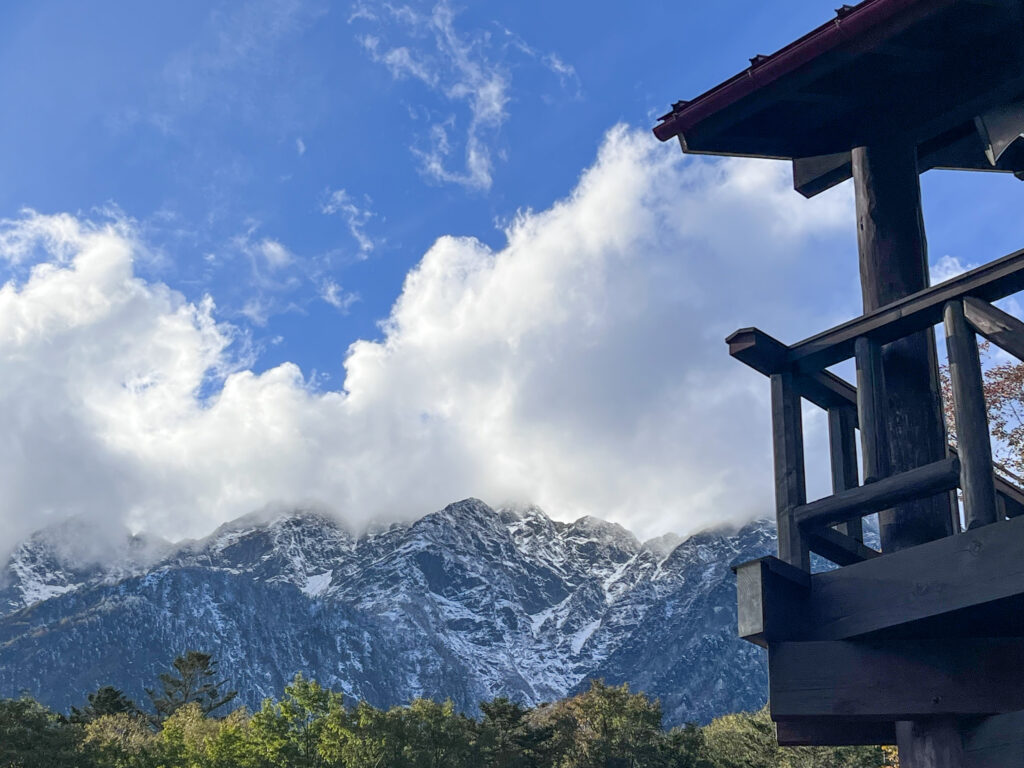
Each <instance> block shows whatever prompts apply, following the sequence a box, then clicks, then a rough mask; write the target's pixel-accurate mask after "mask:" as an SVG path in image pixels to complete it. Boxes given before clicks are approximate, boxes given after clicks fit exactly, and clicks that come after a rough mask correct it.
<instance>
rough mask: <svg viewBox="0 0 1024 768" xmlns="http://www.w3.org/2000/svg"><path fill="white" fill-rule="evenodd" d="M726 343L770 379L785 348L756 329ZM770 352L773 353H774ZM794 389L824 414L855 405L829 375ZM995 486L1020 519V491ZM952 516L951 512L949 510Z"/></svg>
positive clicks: (1023, 495)
mask: <svg viewBox="0 0 1024 768" xmlns="http://www.w3.org/2000/svg"><path fill="white" fill-rule="evenodd" d="M1022 253H1024V252H1022ZM730 340H732V341H733V342H735V343H736V345H737V347H736V348H737V351H736V353H735V354H734V353H733V347H732V344H730V354H733V356H734V357H735V358H736V359H737V360H739V361H740V362H743V363H746V364H747V365H749V366H750V367H751V368H753V369H754V370H756V371H759V372H760V373H763V374H765V375H771V373H772V372H773V371H772V370H769V369H767V368H765V367H764V366H765V364H766V363H768V362H769V361H771V360H777V359H778V356H777V350H778V349H779V348H780V347H781V348H783V349H785V348H786V347H785V345H784V344H783V343H782V342H781V341H778V340H777V339H775V338H773V337H771V336H769V335H768V334H767V333H765V332H764V331H761V330H759V329H757V328H743V329H740V330H739V331H736V332H735V333H734V334H732V335H731V336H730V337H729V339H727V340H726V341H730ZM771 350H775V352H773V351H771ZM796 386H797V389H798V390H799V391H800V394H801V396H803V397H804V398H805V399H807V400H808V401H809V402H812V403H814V404H815V405H817V406H818V407H819V408H824V409H826V410H828V409H829V408H835V407H837V406H839V405H842V404H853V405H856V404H857V388H856V387H855V386H854V385H853V384H850V383H849V382H848V381H846V380H844V379H841V378H840V377H838V376H836V375H835V374H834V373H831V372H830V371H819V372H817V373H804V374H801V375H800V376H799V377H797V379H796ZM947 451H948V452H949V453H950V454H952V455H956V449H955V448H953V447H952V446H947ZM995 485H996V493H997V494H998V495H999V496H1000V498H1001V499H1003V500H1004V502H1005V506H1006V513H1007V517H1018V516H1020V515H1024V490H1022V489H1020V488H1018V487H1017V486H1016V485H1014V484H1013V483H1011V482H1010V481H1008V480H1006V479H1004V478H1002V477H999V476H998V475H997V476H996V479H995ZM952 516H953V511H952V510H951V517H952ZM951 527H952V526H951Z"/></svg>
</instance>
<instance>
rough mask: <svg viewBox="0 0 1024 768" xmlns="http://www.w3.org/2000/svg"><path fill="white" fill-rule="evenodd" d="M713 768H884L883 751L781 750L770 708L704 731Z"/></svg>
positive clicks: (715, 723)
mask: <svg viewBox="0 0 1024 768" xmlns="http://www.w3.org/2000/svg"><path fill="white" fill-rule="evenodd" d="M704 734H705V737H706V739H707V745H708V754H709V757H710V761H711V765H712V766H713V768H881V766H883V765H884V758H883V755H882V750H881V748H880V747H796V748H787V747H780V746H778V743H777V742H776V740H775V727H774V725H773V724H772V721H771V719H770V717H769V716H768V709H767V707H766V708H764V709H762V710H761V711H760V712H752V713H739V714H733V715H726V716H724V717H719V718H716V719H715V720H713V721H712V722H711V723H710V724H709V725H708V726H707V727H706V728H705V729H704Z"/></svg>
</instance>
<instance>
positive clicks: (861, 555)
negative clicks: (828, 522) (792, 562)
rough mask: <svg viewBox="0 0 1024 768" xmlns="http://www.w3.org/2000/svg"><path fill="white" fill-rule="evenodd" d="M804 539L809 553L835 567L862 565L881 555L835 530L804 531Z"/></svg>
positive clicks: (857, 520)
mask: <svg viewBox="0 0 1024 768" xmlns="http://www.w3.org/2000/svg"><path fill="white" fill-rule="evenodd" d="M850 522H858V523H859V522H860V518H857V519H856V521H850ZM847 524H848V523H847ZM804 537H805V538H806V539H807V546H808V547H809V548H810V550H811V552H813V553H814V554H816V555H821V556H822V557H824V558H825V559H826V560H830V561H832V562H833V563H835V564H836V565H853V564H854V563H862V562H864V561H865V560H870V559H871V558H873V557H880V556H881V554H882V553H881V552H879V551H878V550H877V549H871V547H867V546H864V542H862V541H859V540H857V539H855V538H853V537H852V536H849V535H847V534H845V533H841V532H840V531H837V530H836V529H835V528H828V527H826V528H817V529H814V530H811V531H805V532H804Z"/></svg>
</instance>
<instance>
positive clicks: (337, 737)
mask: <svg viewBox="0 0 1024 768" xmlns="http://www.w3.org/2000/svg"><path fill="white" fill-rule="evenodd" d="M401 725H402V724H401V717H400V714H399V711H398V710H397V709H395V710H392V711H383V710H380V709H377V708H376V707H374V706H372V705H370V704H367V703H366V702H365V701H361V702H359V703H358V704H357V705H356V706H355V708H353V709H352V710H346V709H345V708H344V707H340V706H333V705H332V706H331V707H330V709H329V711H328V713H327V717H326V718H324V728H323V731H322V732H321V741H320V754H321V755H322V756H323V758H324V759H325V760H326V761H327V764H328V765H342V766H345V768H384V766H387V767H388V768H400V767H401V766H403V765H405V763H404V762H402V761H403V760H405V757H404V755H403V751H404V747H405V745H404V743H403V741H402V736H401V731H402V728H401Z"/></svg>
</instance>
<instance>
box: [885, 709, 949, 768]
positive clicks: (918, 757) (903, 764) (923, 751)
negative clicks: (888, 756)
mask: <svg viewBox="0 0 1024 768" xmlns="http://www.w3.org/2000/svg"><path fill="white" fill-rule="evenodd" d="M896 744H897V745H898V746H899V750H900V768H962V766H964V765H965V762H964V745H963V736H962V735H961V734H960V730H959V728H958V727H957V722H956V719H955V718H930V719H928V720H915V721H912V722H908V721H906V720H900V721H897V723H896Z"/></svg>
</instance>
